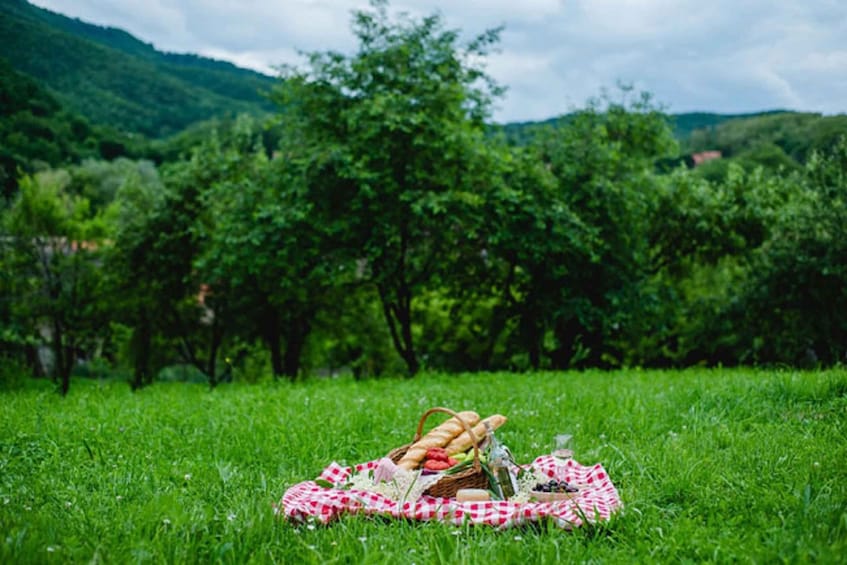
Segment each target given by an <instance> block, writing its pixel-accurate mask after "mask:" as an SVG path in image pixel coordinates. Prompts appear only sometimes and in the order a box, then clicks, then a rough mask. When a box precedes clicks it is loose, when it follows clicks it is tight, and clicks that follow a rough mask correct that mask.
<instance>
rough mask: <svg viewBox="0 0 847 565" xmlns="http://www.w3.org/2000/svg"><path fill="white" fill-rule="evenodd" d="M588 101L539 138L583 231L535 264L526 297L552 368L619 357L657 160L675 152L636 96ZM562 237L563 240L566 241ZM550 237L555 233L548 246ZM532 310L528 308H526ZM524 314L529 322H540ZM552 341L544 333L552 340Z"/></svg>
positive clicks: (563, 199) (656, 116) (643, 259)
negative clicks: (577, 240)
mask: <svg viewBox="0 0 847 565" xmlns="http://www.w3.org/2000/svg"><path fill="white" fill-rule="evenodd" d="M629 91H630V89H628V88H626V87H625V88H623V91H622V95H623V98H622V100H620V101H612V100H610V99H608V98H606V99H605V100H603V101H595V102H593V103H592V104H591V105H590V106H589V107H588V108H587V109H585V110H581V111H579V112H577V113H575V114H573V115H571V116H570V119H569V120H568V122H567V124H566V125H565V126H563V127H559V128H557V129H555V130H550V131H549V133H548V135H547V136H546V137H543V138H541V139H540V140H539V141H538V145H537V150H538V151H539V155H540V158H541V159H542V160H543V161H544V162H545V163H546V164H547V166H548V167H549V168H550V171H551V173H552V174H553V176H554V177H555V178H556V182H557V185H558V188H557V190H558V198H559V202H560V206H563V207H565V208H566V209H569V210H572V211H573V213H575V214H576V215H577V217H578V218H579V222H580V224H581V226H582V227H581V229H583V230H584V232H585V234H586V235H585V237H584V238H582V240H583V241H584V242H585V244H584V245H581V246H566V245H561V244H560V246H559V250H558V252H557V253H556V254H555V255H547V257H546V258H545V262H544V263H541V264H535V265H533V267H532V269H531V270H530V271H529V272H530V273H531V274H530V276H531V278H532V281H531V283H530V290H528V295H529V296H533V297H534V298H533V299H532V300H533V301H534V303H535V304H536V305H537V306H535V310H536V312H539V313H540V312H546V316H547V318H548V319H550V320H551V321H550V324H551V326H550V327H549V328H548V329H549V330H550V334H549V335H548V336H546V337H545V336H543V335H542V334H541V329H540V328H535V329H534V330H532V331H533V332H534V334H533V340H534V341H535V342H538V340H540V339H542V337H544V339H546V340H547V341H549V342H550V343H551V347H550V348H549V351H548V355H549V357H550V361H551V363H552V366H553V367H556V368H564V367H569V366H584V365H590V366H604V365H605V366H608V365H611V364H617V363H620V362H621V352H620V351H617V350H616V347H615V345H614V344H615V342H616V340H617V339H618V337H619V336H620V335H621V333H622V329H623V330H625V329H626V327H627V326H629V325H631V324H633V323H634V321H635V320H634V319H633V318H632V317H631V315H632V314H633V313H634V312H635V310H634V309H633V308H632V307H633V306H634V305H637V303H638V300H639V290H640V288H641V287H642V284H643V282H644V281H645V277H646V275H647V271H646V269H645V266H646V265H647V253H648V247H647V237H646V229H647V220H648V218H649V214H648V212H649V210H650V207H651V206H652V204H653V201H654V194H655V192H656V190H657V180H656V177H655V175H654V173H653V170H654V163H655V161H656V160H657V159H659V158H662V157H667V156H669V155H671V154H672V153H673V151H674V150H675V142H674V140H673V137H672V135H671V131H670V128H669V126H668V122H667V118H666V117H665V116H664V114H662V113H661V112H660V111H659V109H657V108H656V107H655V106H654V105H653V104H652V101H651V99H650V97H649V95H646V94H642V95H641V96H640V97H636V98H635V99H632V100H630V99H629V96H630V94H629ZM562 243H564V242H562ZM553 244H555V240H554V243H553ZM530 311H531V310H530ZM536 319H539V317H538V316H537V315H534V314H530V316H529V317H528V318H526V319H525V320H524V323H525V324H530V329H531V324H537V323H538V322H536V321H534V320H536ZM548 338H549V339H548Z"/></svg>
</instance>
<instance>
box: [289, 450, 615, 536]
mask: <svg viewBox="0 0 847 565" xmlns="http://www.w3.org/2000/svg"><path fill="white" fill-rule="evenodd" d="M378 463H379V461H368V462H367V463H360V464H359V465H356V466H355V471H356V472H361V471H367V470H371V469H374V468H376V466H377V464H378ZM530 467H531V468H532V469H534V470H536V471H539V472H540V474H542V475H545V476H548V477H550V478H551V479H556V480H560V481H561V480H564V481H567V482H568V483H572V484H577V485H580V486H581V488H580V490H579V493H578V494H577V495H576V496H574V497H573V498H572V499H567V500H560V501H556V502H526V503H516V502H509V501H488V502H458V501H456V500H455V499H452V498H439V497H433V496H427V495H425V496H422V497H421V498H419V499H418V500H416V501H411V502H409V501H407V502H402V503H401V502H396V501H394V500H391V499H390V498H388V497H386V496H383V495H381V494H378V493H374V492H369V491H365V490H356V489H350V490H341V489H340V488H326V487H322V486H319V485H318V484H316V483H315V481H305V482H302V483H298V484H296V485H294V486H292V487H291V488H289V489H288V490H287V491H286V492H285V494H284V495H283V497H282V505H281V506H280V507H277V512H278V513H281V514H283V515H284V516H285V518H287V519H288V520H291V521H295V522H300V521H305V520H309V519H313V520H317V521H319V522H322V523H324V524H326V523H328V522H330V521H331V520H333V519H335V518H337V517H339V516H341V515H342V514H364V515H380V516H388V517H393V518H408V519H412V520H423V521H427V520H439V521H442V522H447V523H451V524H455V525H457V526H458V525H461V524H465V523H471V524H474V525H478V524H485V525H488V526H496V527H499V528H506V527H510V526H518V525H521V524H525V523H529V522H535V521H539V520H542V519H546V518H551V519H552V520H553V521H554V522H555V523H556V524H557V525H558V526H559V527H561V528H565V529H570V528H572V527H579V526H580V525H582V523H583V521H585V520H587V521H589V522H599V521H604V520H608V519H609V518H610V517H611V516H612V514H613V513H615V512H616V511H617V510H618V509H620V507H621V499H620V497H619V496H618V491H617V489H615V486H614V485H613V484H612V481H611V480H610V479H609V476H608V475H607V474H606V471H605V470H604V469H603V467H602V465H599V464H597V465H594V466H593V467H586V466H583V465H580V464H579V463H577V462H576V461H574V460H572V459H568V460H564V461H563V460H561V459H557V458H555V457H553V456H552V455H542V456H540V457H538V458H536V459H535V461H533V463H532V464H531V466H530ZM352 472H353V468H351V467H343V466H341V465H339V464H338V463H335V462H333V463H332V464H330V465H329V466H328V467H327V468H326V469H324V471H323V473H321V476H320V477H319V479H323V480H325V481H328V482H329V483H332V484H333V485H338V486H339V487H340V486H341V485H343V484H345V483H346V482H347V479H348V478H349V477H350V475H351V474H352Z"/></svg>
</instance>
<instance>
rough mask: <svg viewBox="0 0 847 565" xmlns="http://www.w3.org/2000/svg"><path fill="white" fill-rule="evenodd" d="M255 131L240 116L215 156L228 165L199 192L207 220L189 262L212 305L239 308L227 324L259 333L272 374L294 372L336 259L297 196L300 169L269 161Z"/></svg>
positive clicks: (249, 334)
mask: <svg viewBox="0 0 847 565" xmlns="http://www.w3.org/2000/svg"><path fill="white" fill-rule="evenodd" d="M256 130H257V128H256V127H254V126H253V125H252V123H251V122H248V121H243V122H242V123H241V125H240V126H239V127H238V128H236V132H235V135H234V138H233V139H232V140H231V141H230V143H229V144H228V145H227V147H226V148H225V149H224V150H223V152H222V153H221V155H220V160H221V161H222V162H226V163H228V166H227V172H226V174H225V175H224V176H222V177H221V178H219V179H218V180H217V181H216V182H214V183H213V184H212V185H211V186H210V187H209V190H208V191H207V192H206V193H205V194H204V197H203V201H204V207H205V208H206V210H207V213H206V214H204V216H205V217H206V218H207V219H208V221H206V222H204V224H203V228H204V230H205V234H206V235H205V238H204V239H205V244H204V248H203V252H202V253H201V255H200V256H199V257H198V261H197V262H196V265H197V267H198V273H199V276H201V277H203V280H204V281H206V283H207V284H209V286H210V288H211V289H212V293H211V298H212V300H213V302H214V304H215V305H217V306H220V305H222V303H223V302H225V303H226V304H227V307H228V309H230V310H232V311H233V312H235V313H238V316H232V317H231V318H230V320H229V321H228V325H229V326H230V327H231V328H232V329H233V330H234V331H235V332H236V333H239V334H240V335H241V336H242V337H243V338H245V339H247V340H252V339H255V338H259V339H261V340H262V342H263V343H264V344H265V345H266V347H267V349H268V351H269V352H270V361H271V368H272V371H273V374H274V376H286V377H288V378H289V379H295V378H296V377H297V375H298V374H299V372H300V365H301V357H302V354H303V350H304V347H305V345H306V340H307V338H308V336H309V334H310V332H311V329H312V325H313V323H314V318H315V316H316V314H317V311H318V309H319V308H320V306H321V303H322V300H323V298H322V297H323V296H324V295H325V294H326V293H327V292H328V290H329V289H331V288H332V287H333V285H335V284H336V282H337V280H338V279H339V274H338V273H339V271H338V267H339V265H338V263H337V262H336V261H335V260H334V259H333V256H332V250H331V249H328V248H327V242H328V239H327V238H326V237H325V234H324V233H323V230H322V228H321V226H320V224H317V223H315V222H314V221H313V219H312V218H311V217H310V216H309V214H308V207H307V204H308V203H307V202H306V201H304V200H303V199H302V198H301V197H300V195H301V193H302V182H303V181H302V175H301V174H300V173H299V171H298V169H297V168H296V167H295V166H294V165H293V164H292V163H291V162H290V161H288V160H286V159H284V158H282V157H281V158H278V159H275V160H274V161H270V160H269V159H268V157H267V155H266V153H265V151H264V149H263V146H262V144H261V138H260V136H259V135H257V132H256ZM214 310H215V315H216V316H217V315H219V308H218V307H215V308H214Z"/></svg>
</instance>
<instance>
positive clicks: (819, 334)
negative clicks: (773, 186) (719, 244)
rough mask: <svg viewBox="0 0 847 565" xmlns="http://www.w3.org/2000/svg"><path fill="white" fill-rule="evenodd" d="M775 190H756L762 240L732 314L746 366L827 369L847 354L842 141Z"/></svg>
mask: <svg viewBox="0 0 847 565" xmlns="http://www.w3.org/2000/svg"><path fill="white" fill-rule="evenodd" d="M781 186H782V190H779V191H776V190H771V191H760V192H759V193H758V194H757V196H758V201H757V202H756V204H757V205H758V206H759V207H761V208H762V209H764V211H765V212H766V213H767V216H766V221H767V223H768V225H769V233H768V237H767V239H766V240H765V241H764V243H763V244H762V246H761V247H760V248H759V249H758V250H757V252H756V254H755V256H754V257H753V260H752V263H751V267H752V271H751V277H750V281H749V284H748V285H747V286H746V287H745V292H744V295H743V297H744V298H743V300H742V301H740V303H739V308H738V309H737V310H735V313H736V315H738V316H739V318H740V319H741V322H740V325H742V327H744V328H746V329H747V331H746V332H745V333H744V334H742V335H741V336H740V337H741V342H742V343H743V344H745V345H746V346H747V349H746V351H743V352H741V353H740V354H739V356H741V355H743V356H744V357H745V358H746V359H747V360H749V361H756V362H766V363H773V362H780V363H790V364H794V365H796V364H818V363H820V364H833V363H840V362H844V360H845V355H847V316H845V312H847V292H845V289H847V267H845V266H847V138H844V137H842V138H841V140H840V141H839V142H838V143H837V144H836V145H835V147H834V148H833V149H832V150H831V151H829V152H827V153H821V154H818V153H815V154H813V155H812V156H811V157H810V158H809V160H808V162H807V164H806V166H805V168H804V170H803V171H802V174H797V175H792V176H790V177H787V178H786V179H784V180H783V181H782V182H781Z"/></svg>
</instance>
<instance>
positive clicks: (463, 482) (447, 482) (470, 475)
mask: <svg viewBox="0 0 847 565" xmlns="http://www.w3.org/2000/svg"><path fill="white" fill-rule="evenodd" d="M436 412H443V413H444V414H449V415H450V416H453V417H454V418H456V419H457V420H458V421H459V422H460V423H461V424H462V426H463V427H464V428H465V431H466V432H468V435H470V436H471V441H472V442H473V449H474V451H473V455H474V457H473V463H472V464H471V465H470V466H469V467H467V468H466V469H463V470H461V471H458V472H456V473H453V474H447V473H444V474H443V477H442V478H441V479H440V480H439V481H438V482H437V483H435V484H434V485H432V486H431V487H429V488H428V489H427V490H426V491H424V494H428V495H430V496H435V497H444V498H455V497H456V493H457V492H458V491H459V489H463V488H477V489H486V490H488V488H489V483H488V474H487V473H486V472H485V470H484V469H483V468H482V463H481V462H480V460H479V444H478V443H477V439H476V435H475V434H474V433H473V430H472V429H471V426H470V425H468V423H467V422H466V421H464V420H463V419H462V417H461V416H459V415H458V414H457V413H456V412H453V411H452V410H450V409H449V408H442V407H440V406H436V407H434V408H430V409H429V410H427V411H426V412H424V415H423V416H421V419H420V422H418V429H417V432H415V437H414V439H412V443H409V444H407V445H404V446H401V447H398V448H396V449H392V450H391V451H390V452H389V453H388V458H389V459H391V460H392V461H394V462H395V463H397V462H398V461H400V459H402V458H403V456H404V455H405V454H406V451H408V449H409V448H410V447H411V446H412V445H414V444H415V442H417V441H418V440H420V439H421V437H423V436H422V432H423V427H424V423H425V422H426V419H427V418H428V417H429V416H430V415H431V414H434V413H436Z"/></svg>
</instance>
